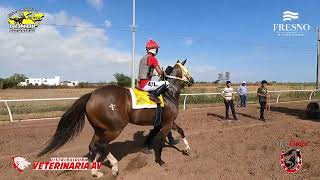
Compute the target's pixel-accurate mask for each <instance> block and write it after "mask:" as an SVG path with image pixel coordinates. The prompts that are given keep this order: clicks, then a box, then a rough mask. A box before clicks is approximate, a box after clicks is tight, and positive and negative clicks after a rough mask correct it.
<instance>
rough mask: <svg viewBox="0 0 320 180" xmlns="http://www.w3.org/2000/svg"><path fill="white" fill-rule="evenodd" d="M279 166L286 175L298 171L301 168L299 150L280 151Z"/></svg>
mask: <svg viewBox="0 0 320 180" xmlns="http://www.w3.org/2000/svg"><path fill="white" fill-rule="evenodd" d="M280 164H281V167H282V168H283V169H284V170H285V171H286V172H287V173H295V172H297V171H299V170H300V169H301V166H302V154H301V151H300V150H299V149H291V150H289V151H288V152H285V150H282V151H281V154H280Z"/></svg>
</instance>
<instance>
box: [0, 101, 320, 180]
mask: <svg viewBox="0 0 320 180" xmlns="http://www.w3.org/2000/svg"><path fill="white" fill-rule="evenodd" d="M305 107H306V103H291V104H277V105H273V106H272V107H271V112H270V113H269V115H268V116H269V121H268V122H266V123H264V122H261V121H258V120H257V119H256V117H257V112H258V109H257V108H256V106H254V105H251V106H250V107H248V108H246V109H239V108H237V113H238V117H239V119H240V120H241V121H240V122H226V121H224V120H222V119H221V118H222V116H223V115H224V109H223V107H211V108H199V109H187V110H186V111H183V110H181V111H180V115H179V117H178V119H177V120H176V122H177V123H178V124H179V125H181V127H182V128H183V129H184V131H185V133H186V136H187V139H188V140H189V143H190V146H191V149H192V154H191V155H190V156H185V155H183V154H182V153H181V152H179V150H182V149H183V148H184V145H183V143H182V142H180V144H178V145H177V146H176V147H177V149H175V148H172V147H166V148H165V149H164V151H163V155H162V157H163V160H164V161H166V165H165V166H164V167H160V166H159V165H158V164H156V163H155V162H154V155H153V154H144V153H142V152H141V146H142V144H143V141H144V138H145V136H146V134H147V133H148V131H149V129H150V128H151V127H142V126H135V125H128V126H127V127H126V129H125V130H124V131H123V133H122V134H121V135H120V136H119V137H118V138H117V139H116V141H114V142H113V143H112V145H111V149H112V151H111V152H112V153H113V154H114V155H115V157H116V158H117V159H118V160H120V162H119V166H120V171H119V173H120V174H119V175H118V177H117V178H115V177H111V176H110V175H106V176H104V177H103V178H101V179H130V180H140V179H258V178H259V179H320V122H317V121H316V120H308V119H305V117H304V109H305ZM57 123H58V120H45V121H36V122H35V121H33V122H16V123H1V124H0V133H1V136H0V152H1V156H0V169H1V171H0V173H1V174H0V175H1V176H0V179H24V180H27V179H94V178H92V177H91V175H90V173H89V171H69V172H61V171H34V170H32V167H29V168H28V169H26V170H25V171H23V172H22V173H20V172H18V171H17V170H16V169H14V168H12V164H11V159H10V158H11V157H14V156H18V155H19V156H23V157H25V158H26V159H27V160H28V161H30V162H34V161H41V160H43V161H48V160H49V157H53V156H55V157H56V156H63V157H79V156H82V155H84V154H86V153H87V152H88V144H89V142H90V140H91V137H92V135H93V131H92V128H91V126H90V124H89V123H88V122H86V126H85V128H84V130H83V132H82V133H81V135H80V136H79V137H77V138H76V139H75V140H74V141H72V142H71V143H69V144H67V145H65V146H64V147H63V148H61V149H60V150H59V151H57V152H55V153H54V154H52V155H50V156H44V157H42V158H37V157H36V154H37V153H38V152H39V151H40V150H41V149H42V148H43V147H44V144H45V143H46V142H47V141H48V140H49V138H50V137H51V136H52V135H53V133H54V131H55V128H56V125H57ZM174 136H175V137H179V135H178V134H177V133H176V132H174ZM290 140H303V141H308V146H305V147H299V149H300V150H301V151H302V154H303V165H302V168H301V169H300V171H298V172H297V173H295V174H287V173H286V172H284V170H283V169H282V168H281V166H280V163H279V157H280V153H281V150H282V149H286V150H288V147H281V146H279V145H277V144H276V143H275V142H280V141H281V142H285V141H290ZM102 172H104V173H105V174H108V173H109V172H110V168H108V167H107V166H104V167H103V168H102Z"/></svg>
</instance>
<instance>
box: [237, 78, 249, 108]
mask: <svg viewBox="0 0 320 180" xmlns="http://www.w3.org/2000/svg"><path fill="white" fill-rule="evenodd" d="M238 94H239V97H240V107H246V105H247V103H246V101H247V85H246V82H245V81H242V83H241V85H240V87H239V89H238Z"/></svg>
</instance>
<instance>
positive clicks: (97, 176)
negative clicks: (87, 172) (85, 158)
mask: <svg viewBox="0 0 320 180" xmlns="http://www.w3.org/2000/svg"><path fill="white" fill-rule="evenodd" d="M92 176H93V177H96V178H100V177H102V176H103V173H102V172H99V171H96V172H94V173H93V174H92Z"/></svg>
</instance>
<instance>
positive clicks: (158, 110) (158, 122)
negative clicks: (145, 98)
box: [154, 103, 162, 128]
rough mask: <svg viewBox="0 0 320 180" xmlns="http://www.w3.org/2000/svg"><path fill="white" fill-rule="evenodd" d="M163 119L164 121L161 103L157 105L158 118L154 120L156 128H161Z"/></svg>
mask: <svg viewBox="0 0 320 180" xmlns="http://www.w3.org/2000/svg"><path fill="white" fill-rule="evenodd" d="M161 119H162V107H161V105H160V103H157V110H156V116H155V120H154V127H155V128H156V127H160V126H161Z"/></svg>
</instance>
